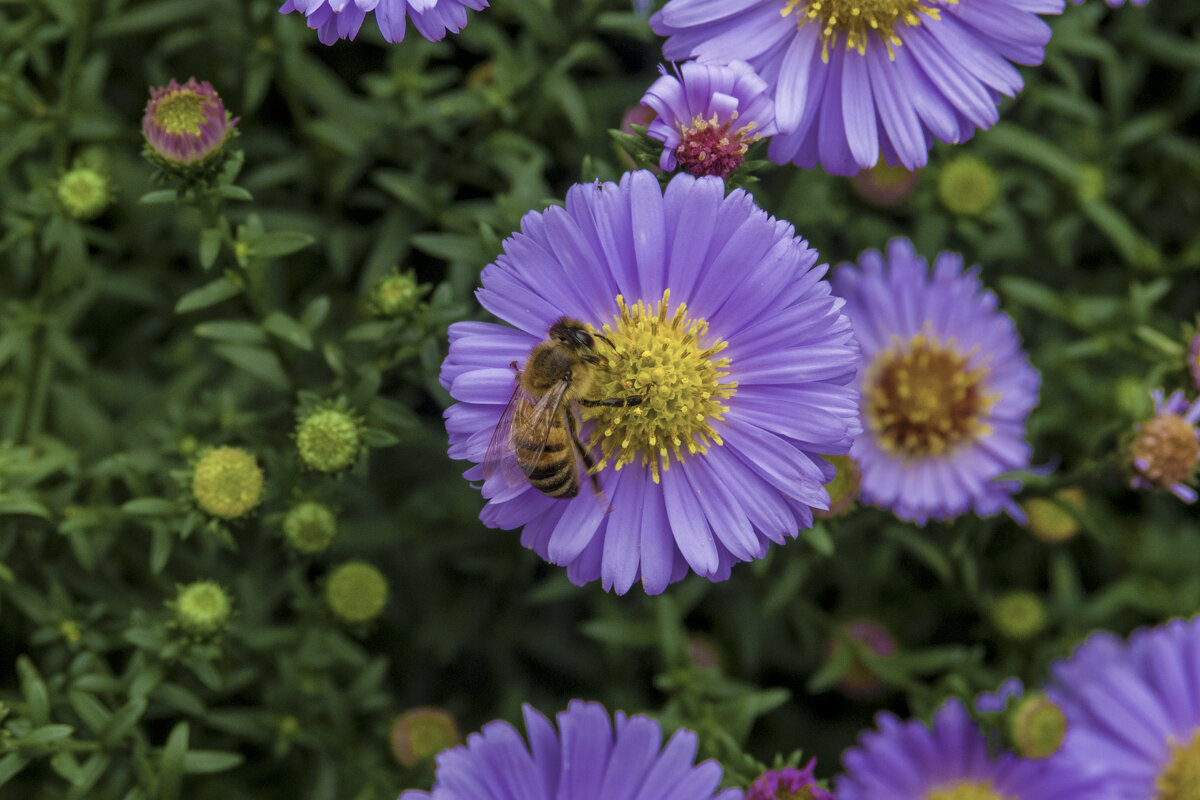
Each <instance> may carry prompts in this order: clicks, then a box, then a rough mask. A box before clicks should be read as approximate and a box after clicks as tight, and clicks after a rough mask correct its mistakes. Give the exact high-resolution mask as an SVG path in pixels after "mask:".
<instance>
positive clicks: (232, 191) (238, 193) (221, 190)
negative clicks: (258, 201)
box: [217, 183, 254, 200]
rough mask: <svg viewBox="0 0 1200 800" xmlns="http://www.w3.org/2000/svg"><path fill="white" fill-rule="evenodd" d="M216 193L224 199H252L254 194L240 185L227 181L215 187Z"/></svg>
mask: <svg viewBox="0 0 1200 800" xmlns="http://www.w3.org/2000/svg"><path fill="white" fill-rule="evenodd" d="M217 194H218V195H219V196H220V197H223V198H224V199H226V200H253V199H254V195H252V194H250V193H249V192H247V191H246V190H245V189H243V188H242V187H240V186H234V185H232V184H229V183H224V184H221V185H220V186H218V187H217Z"/></svg>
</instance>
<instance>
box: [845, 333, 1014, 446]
mask: <svg viewBox="0 0 1200 800" xmlns="http://www.w3.org/2000/svg"><path fill="white" fill-rule="evenodd" d="M970 359H971V353H961V352H959V350H958V348H957V347H956V346H955V342H954V340H953V339H950V340H949V341H948V342H946V343H942V342H939V341H937V340H935V339H933V338H931V336H930V334H929V332H928V331H926V332H924V333H918V334H917V335H916V336H913V337H912V339H911V340H909V342H908V343H907V344H902V343H901V342H899V341H898V340H897V341H895V342H894V343H893V345H892V347H891V348H890V349H888V350H884V351H883V352H881V353H879V355H878V356H876V358H875V362H874V363H873V364H872V365H871V366H870V367H869V368H868V370H867V374H866V381H865V384H864V387H863V407H864V408H865V409H866V416H867V425H868V427H869V428H870V430H871V431H872V433H874V435H875V440H876V441H877V442H878V443H879V446H880V447H882V448H883V449H884V450H885V451H886V452H888V453H890V454H892V455H897V456H902V457H904V458H906V459H921V458H928V457H930V456H940V455H944V454H946V453H947V452H949V451H951V450H953V449H955V448H957V447H959V446H961V445H963V444H967V443H970V442H973V441H976V440H977V439H979V438H980V437H982V436H984V435H986V434H987V433H989V432H990V430H991V429H990V427H989V426H988V425H987V423H986V422H984V419H983V417H984V415H985V414H986V413H987V412H988V411H989V410H990V409H991V407H992V406H993V405H994V404H995V401H996V399H997V396H996V395H988V394H986V393H985V391H984V388H985V387H984V381H985V380H986V378H987V376H988V372H989V370H988V368H987V367H984V366H979V367H975V368H974V369H968V368H967V363H968V362H969V361H970Z"/></svg>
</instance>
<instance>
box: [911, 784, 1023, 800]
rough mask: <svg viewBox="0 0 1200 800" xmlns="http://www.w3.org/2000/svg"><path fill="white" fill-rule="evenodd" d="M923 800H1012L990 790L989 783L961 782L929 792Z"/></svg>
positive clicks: (990, 785)
mask: <svg viewBox="0 0 1200 800" xmlns="http://www.w3.org/2000/svg"><path fill="white" fill-rule="evenodd" d="M925 800H1012V798H1010V797H1007V796H1005V795H1002V794H999V793H997V792H996V790H995V789H993V788H992V784H991V781H962V782H960V783H956V784H954V785H953V786H946V787H944V788H940V789H934V790H932V791H930V792H929V793H928V794H927V795H926V796H925Z"/></svg>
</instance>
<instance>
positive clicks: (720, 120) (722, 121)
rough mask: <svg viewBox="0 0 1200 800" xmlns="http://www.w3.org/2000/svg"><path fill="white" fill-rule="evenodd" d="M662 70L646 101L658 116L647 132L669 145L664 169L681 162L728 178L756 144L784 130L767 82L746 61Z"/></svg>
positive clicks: (690, 168)
mask: <svg viewBox="0 0 1200 800" xmlns="http://www.w3.org/2000/svg"><path fill="white" fill-rule="evenodd" d="M658 69H659V72H661V73H662V77H661V78H659V79H658V80H657V81H655V82H654V83H653V85H651V86H650V88H649V89H647V90H646V95H645V96H644V97H643V98H642V105H645V106H649V107H650V108H652V109H654V111H655V113H656V114H657V115H658V117H657V118H656V119H655V120H654V122H652V123H650V127H649V128H648V129H647V131H646V133H647V134H648V135H649V136H650V137H651V138H652V139H658V140H659V141H660V142H662V143H663V154H662V160H661V161H659V164H658V165H659V167H660V168H662V169H663V170H664V171H666V172H670V171H671V170H673V169H675V164H676V162H678V163H679V164H680V166H682V167H683V169H684V170H685V171H686V172H690V173H691V174H693V175H696V176H701V175H716V176H717V177H719V178H728V177H729V176H730V174H732V173H733V172H734V171H735V170H737V168H738V167H740V166H741V165H742V160H743V158H745V155H746V150H747V148H749V146H750V145H752V144H754V142H757V141H758V140H759V139H761V138H763V137H764V136H773V135H774V134H776V133H778V130H777V129H776V127H775V104H774V103H773V102H771V98H770V96H769V95H768V94H767V84H766V82H764V81H763V79H762V78H760V77H758V76H757V75H755V74H754V70H753V69H752V68H751V67H750V65H749V64H747V63H746V62H744V61H734V62H732V63H730V64H729V65H706V64H697V63H696V62H694V61H688V62H686V63H684V64H682V65H680V67H679V77H675V76H674V75H668V74H667V71H666V69H665V68H663V67H662V66H660V67H659V68H658Z"/></svg>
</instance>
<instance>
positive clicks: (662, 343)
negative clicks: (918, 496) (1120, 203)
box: [441, 171, 859, 594]
mask: <svg viewBox="0 0 1200 800" xmlns="http://www.w3.org/2000/svg"><path fill="white" fill-rule="evenodd" d="M504 250H505V253H504V255H502V256H501V257H500V258H498V259H497V260H496V262H495V263H494V264H491V265H489V266H487V267H485V268H484V270H483V274H482V282H483V288H482V289H480V290H478V291H477V292H476V297H477V298H478V299H479V302H480V304H481V305H483V307H484V308H486V309H487V310H489V311H491V312H492V313H493V314H495V315H496V316H497V317H499V318H500V319H502V320H504V321H505V322H507V323H509V324H510V325H512V326H513V327H507V326H503V325H496V324H492V323H482V322H468V323H457V324H455V325H453V326H451V328H450V332H449V335H450V351H449V355H448V356H447V358H446V360H445V362H444V363H443V365H442V372H441V383H442V385H443V386H444V387H446V388H447V389H448V390H449V391H450V394H451V395H452V396H453V397H454V398H455V399H456V400H457V401H458V403H456V404H455V405H453V406H451V407H450V408H449V409H448V410H447V411H446V415H445V416H446V428H447V430H448V432H449V434H450V455H451V456H452V457H454V458H460V459H467V460H470V461H474V462H477V463H479V462H482V461H483V460H484V457H485V451H486V450H487V447H488V443H489V441H490V439H491V437H492V434H493V430H494V429H495V428H496V426H497V423H498V421H499V420H500V418H501V415H502V412H503V411H504V409H505V405H506V403H507V402H508V400H509V398H510V397H511V396H512V394H513V389H514V374H513V373H514V370H513V367H512V366H511V365H512V363H514V362H516V363H517V364H518V365H521V364H524V363H525V360H526V359H527V358H528V356H529V354H530V351H531V350H532V349H533V348H534V346H535V345H537V344H538V343H539V342H541V341H543V340H544V339H545V338H546V336H547V331H548V330H549V328H550V326H551V325H552V324H553V323H554V322H555V321H556V320H557V319H559V318H561V317H564V316H565V317H569V318H572V319H578V320H580V321H582V322H584V323H586V324H587V325H590V326H591V327H592V330H593V331H595V332H596V333H600V332H601V331H602V332H603V336H604V337H605V343H604V344H600V345H598V347H601V348H603V349H601V350H599V351H598V352H600V353H601V354H602V355H603V357H604V360H605V362H606V368H605V369H603V370H601V375H600V377H598V378H597V379H596V380H595V381H594V383H593V390H594V395H595V396H596V397H599V398H608V397H623V396H626V395H629V394H631V393H632V394H637V395H642V396H644V398H645V399H644V401H643V402H642V403H641V404H640V405H638V406H636V407H635V408H632V409H631V408H628V407H626V406H605V405H600V406H596V407H593V408H584V409H583V413H582V421H583V428H582V429H581V432H582V436H583V439H584V441H585V442H586V448H587V450H588V451H589V452H591V453H594V459H595V461H596V474H597V477H598V480H599V482H600V483H601V485H602V486H603V490H604V492H605V493H606V495H607V499H606V500H605V501H602V502H597V498H596V497H594V496H592V495H591V493H590V492H588V491H586V489H585V490H584V491H582V492H580V494H579V495H578V496H576V497H574V498H573V499H570V500H567V499H560V498H553V497H549V496H547V495H545V494H542V493H541V492H539V491H537V490H536V489H534V488H533V487H532V486H531V485H530V484H529V483H528V482H520V483H517V484H516V485H508V483H507V482H506V481H505V480H504V479H502V478H501V477H500V476H499V475H493V476H492V477H490V478H489V479H488V480H486V481H485V482H484V483H483V485H482V492H483V496H484V497H485V498H486V499H487V500H488V503H487V505H486V507H485V508H484V510H483V512H482V514H481V515H480V518H481V519H482V520H483V522H484V523H485V524H487V525H489V526H491V527H498V528H506V529H509V528H518V527H522V526H524V531H523V533H522V536H521V541H522V543H523V544H524V545H525V546H526V547H530V548H532V549H534V550H535V551H537V552H538V554H539V555H541V556H542V557H543V558H545V559H547V560H548V561H550V562H552V563H555V564H560V565H564V566H566V567H567V574H568V577H569V578H570V579H571V580H572V581H573V582H575V583H579V584H582V583H586V582H588V581H592V580H596V579H597V578H599V579H601V580H602V581H603V585H604V587H605V588H606V589H611V590H615V591H616V592H618V593H624V592H626V591H628V590H629V588H630V587H631V586H632V585H633V584H634V583H635V582H637V581H641V583H642V585H643V587H644V588H645V590H646V592H648V593H650V594H657V593H659V592H661V591H663V589H665V588H666V586H667V585H668V584H669V583H672V582H674V581H677V580H680V579H681V578H683V577H684V576H685V575H686V574H687V573H688V572H695V573H696V574H698V575H702V576H704V577H707V578H709V579H711V580H723V579H725V578H727V577H728V576H729V574H730V569H731V567H732V566H733V564H734V563H736V562H738V561H749V560H752V559H756V558H761V557H762V556H763V555H764V554H765V553H766V551H767V548H768V546H769V545H770V544H771V543H772V542H774V543H776V544H782V543H783V542H784V540H785V539H786V538H787V537H791V536H795V535H796V533H797V530H798V529H801V528H808V527H810V526H811V525H812V508H814V507H816V508H828V507H829V495H828V493H827V492H826V490H825V487H824V484H825V483H828V482H829V481H830V480H832V479H833V477H834V472H835V470H834V467H833V465H832V464H830V463H829V462H828V461H826V460H825V459H823V458H821V457H820V456H819V455H818V454H821V453H825V454H843V453H845V452H846V451H847V449H848V448H849V445H850V442H851V439H852V437H853V436H854V434H855V433H857V432H858V430H859V427H858V421H857V414H856V406H857V396H856V395H855V392H854V390H853V389H852V387H851V386H850V385H849V384H850V383H851V380H852V378H853V375H854V370H855V366H856V354H857V347H856V344H855V342H854V338H853V333H852V331H851V328H850V324H849V320H848V319H846V317H845V316H844V315H843V314H841V312H840V308H841V301H839V300H838V299H836V298H834V297H833V296H832V294H831V292H830V290H829V286H828V284H827V283H825V282H823V281H821V277H822V276H823V275H824V273H825V269H824V267H815V266H814V264H815V262H816V260H817V254H816V252H815V251H813V250H811V249H809V248H808V246H807V245H806V243H805V242H804V241H803V240H801V239H798V238H796V237H795V235H794V231H793V229H792V226H791V225H789V224H788V223H786V222H783V221H780V220H776V219H774V218H772V217H770V216H768V215H767V214H766V212H764V211H762V210H761V209H760V208H758V207H757V206H756V205H755V204H754V202H753V200H752V199H751V198H750V197H749V196H748V195H746V194H745V193H744V192H743V191H741V190H735V191H734V192H732V193H731V194H730V195H729V196H725V193H724V184H723V183H722V182H721V181H720V180H719V179H717V178H713V177H707V178H699V179H697V178H693V177H692V176H690V175H679V176H676V177H675V178H674V179H673V180H672V181H671V183H670V185H669V186H668V187H667V189H666V190H665V192H664V191H663V190H662V189H660V187H659V183H658V180H657V179H656V178H655V177H654V175H652V174H651V173H649V172H647V171H639V172H634V173H628V174H626V175H625V176H624V177H623V178H622V179H621V182H620V184H612V183H599V182H597V183H595V184H579V185H576V186H574V187H573V188H572V189H571V190H570V191H569V192H568V194H567V202H566V208H565V209H561V208H551V209H548V210H547V211H546V212H545V213H530V214H527V215H526V216H525V218H524V220H523V222H522V229H521V232H520V233H519V234H516V235H515V236H513V237H512V238H510V239H508V240H506V241H505V243H504ZM733 275H738V276H739V279H738V280H733V279H732V277H731V276H733ZM465 476H466V477H467V478H468V479H470V480H479V479H481V478H483V477H484V475H483V470H482V467H480V466H475V467H472V468H471V469H469V470H468V471H467V472H466V473H465ZM610 507H611V513H608V512H609V509H610Z"/></svg>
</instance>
